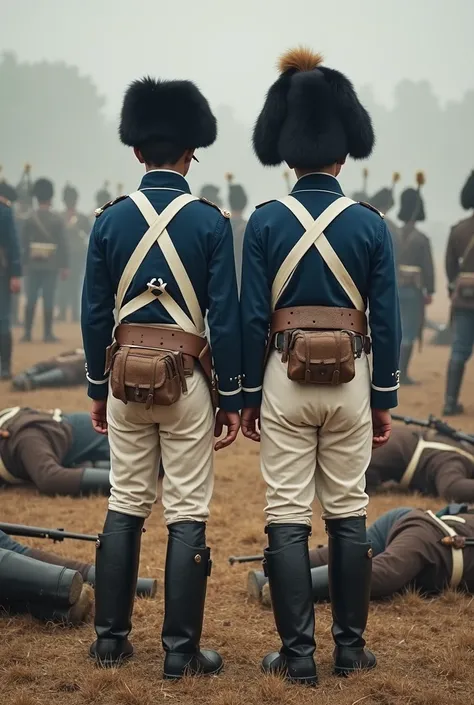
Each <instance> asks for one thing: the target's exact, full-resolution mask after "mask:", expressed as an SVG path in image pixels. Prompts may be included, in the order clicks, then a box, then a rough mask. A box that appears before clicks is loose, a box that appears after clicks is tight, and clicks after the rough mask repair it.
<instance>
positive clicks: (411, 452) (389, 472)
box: [366, 425, 474, 502]
mask: <svg viewBox="0 0 474 705" xmlns="http://www.w3.org/2000/svg"><path fill="white" fill-rule="evenodd" d="M366 479H367V492H368V493H369V494H372V493H373V492H375V490H377V489H378V488H380V487H381V486H382V485H383V484H384V483H386V482H395V483H397V484H398V485H399V486H400V489H405V490H410V491H411V492H419V493H420V494H423V495H432V496H435V497H444V498H445V499H446V500H447V501H448V502H474V446H473V445H471V444H468V443H465V442H460V441H457V440H454V439H452V438H449V437H448V436H446V435H444V434H440V433H437V432H436V431H434V430H427V431H416V430H413V429H410V428H407V427H406V426H396V425H395V426H394V427H393V429H392V435H391V436H390V439H389V441H388V443H386V444H385V445H384V446H382V447H381V448H377V450H375V451H374V452H373V453H372V459H371V461H370V465H369V467H368V469H367V473H366ZM397 489H398V488H397Z"/></svg>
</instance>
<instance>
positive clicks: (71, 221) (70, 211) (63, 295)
mask: <svg viewBox="0 0 474 705" xmlns="http://www.w3.org/2000/svg"><path fill="white" fill-rule="evenodd" d="M78 198H79V194H78V192H77V190H76V189H75V188H74V187H73V186H70V185H67V186H65V187H64V191H63V202H64V205H65V206H66V210H65V212H64V213H63V214H62V215H63V219H64V225H65V234H66V239H67V242H68V249H69V261H70V275H69V277H68V278H67V280H65V281H63V282H61V284H60V285H59V292H58V293H59V296H58V304H59V317H58V318H59V320H60V321H66V320H67V314H68V311H71V319H72V321H73V323H78V322H79V319H80V306H79V300H80V296H81V288H82V280H83V278H84V268H85V265H86V255H87V243H88V242H89V232H90V222H89V219H88V218H87V217H86V216H85V215H83V214H82V213H78V212H77V201H78ZM102 203H105V201H102Z"/></svg>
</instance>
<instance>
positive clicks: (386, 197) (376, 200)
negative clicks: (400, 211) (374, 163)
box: [369, 188, 395, 213]
mask: <svg viewBox="0 0 474 705" xmlns="http://www.w3.org/2000/svg"><path fill="white" fill-rule="evenodd" d="M369 203H370V205H372V206H373V207H374V208H377V210H378V211H382V213H388V211H389V210H390V208H393V206H394V203H395V200H394V198H393V191H392V189H391V188H381V189H380V191H377V193H376V194H374V195H373V196H372V198H370V199H369Z"/></svg>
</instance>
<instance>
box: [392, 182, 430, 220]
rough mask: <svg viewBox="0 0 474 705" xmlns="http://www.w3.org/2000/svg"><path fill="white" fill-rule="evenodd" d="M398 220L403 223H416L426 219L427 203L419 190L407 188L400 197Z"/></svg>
mask: <svg viewBox="0 0 474 705" xmlns="http://www.w3.org/2000/svg"><path fill="white" fill-rule="evenodd" d="M398 220H401V221H402V223H416V222H418V221H422V220H425V204H424V203H423V198H422V197H421V194H420V192H419V190H417V189H414V188H407V189H405V191H403V193H402V196H401V199H400V213H399V214H398Z"/></svg>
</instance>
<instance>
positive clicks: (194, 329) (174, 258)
mask: <svg viewBox="0 0 474 705" xmlns="http://www.w3.org/2000/svg"><path fill="white" fill-rule="evenodd" d="M130 198H131V199H132V201H133V202H134V203H135V205H136V206H137V208H138V209H139V211H140V213H141V214H142V215H143V217H144V218H145V220H146V222H147V223H148V226H149V227H148V230H147V231H146V232H145V234H144V235H143V237H142V239H141V240H140V242H139V243H138V245H137V247H136V248H135V251H134V252H133V254H132V256H131V257H130V259H129V261H128V263H127V266H126V267H125V269H124V271H123V273H122V276H121V278H120V282H119V286H118V289H117V296H116V301H115V323H116V325H118V324H119V323H120V322H121V321H123V320H124V319H125V318H126V317H127V316H130V314H132V313H135V311H138V310H139V309H141V308H143V307H144V306H147V304H149V303H151V302H152V301H156V300H158V301H159V302H160V304H161V305H162V306H163V308H164V309H165V310H166V311H167V312H168V314H169V315H170V316H171V318H172V319H173V321H174V322H175V323H176V324H177V325H178V326H179V328H181V329H182V330H184V331H186V332H187V333H193V334H194V335H199V336H203V335H204V319H203V316H202V313H201V307H200V306H199V301H198V299H197V296H196V292H195V291H194V287H193V285H192V283H191V280H190V279H189V276H188V273H187V272H186V269H185V267H184V265H183V263H182V261H181V259H180V257H179V255H178V253H177V251H176V248H175V247H174V245H173V243H172V241H171V238H170V236H169V234H168V231H167V227H168V225H169V223H170V222H171V221H172V220H173V218H174V217H175V216H176V215H177V214H178V213H179V212H180V210H182V209H183V208H184V207H185V206H186V205H188V203H191V202H192V201H197V200H199V199H197V198H196V197H195V196H191V195H190V194H187V193H185V194H182V195H181V196H178V197H177V198H175V199H173V201H171V203H170V204H169V205H168V206H167V207H166V208H165V209H164V210H163V211H162V213H160V214H158V213H157V211H156V210H155V208H154V207H153V205H152V204H151V203H150V201H149V199H148V198H147V196H146V195H145V194H144V193H143V191H136V192H135V193H132V194H130ZM155 243H156V244H157V245H158V247H160V249H161V251H162V253H163V256H164V258H165V260H166V262H167V264H168V267H169V268H170V270H171V273H172V274H173V277H174V279H175V281H176V284H177V286H178V287H179V290H180V292H181V295H182V297H183V299H184V301H185V303H186V306H187V308H188V310H189V312H190V314H191V318H190V317H189V316H188V315H187V314H186V312H185V311H183V309H182V308H181V306H180V305H179V304H178V303H177V302H176V301H175V300H174V299H173V297H172V296H171V295H170V294H169V293H168V292H167V291H166V283H163V282H161V281H160V284H159V286H157V287H156V288H157V289H158V290H160V292H161V293H160V294H159V296H158V297H157V296H156V295H155V294H154V293H153V292H152V291H151V290H148V291H144V292H143V293H141V294H139V295H138V296H136V297H135V298H134V299H132V300H131V301H129V302H128V303H126V304H125V306H123V300H124V298H125V295H126V293H127V291H128V288H129V286H130V284H131V282H132V279H133V277H134V276H135V274H136V273H137V271H138V269H139V267H140V265H141V263H142V262H143V260H144V259H145V257H146V255H147V254H148V252H149V251H150V249H151V248H152V247H153V245H154V244H155Z"/></svg>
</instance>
